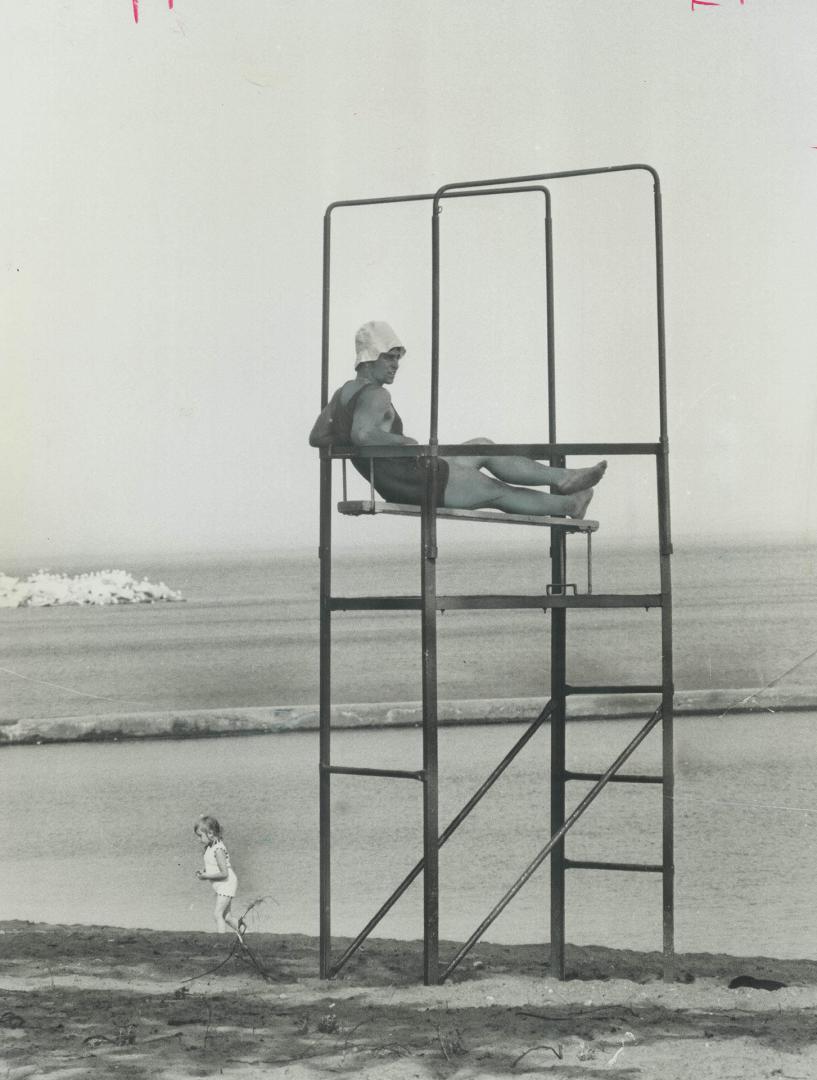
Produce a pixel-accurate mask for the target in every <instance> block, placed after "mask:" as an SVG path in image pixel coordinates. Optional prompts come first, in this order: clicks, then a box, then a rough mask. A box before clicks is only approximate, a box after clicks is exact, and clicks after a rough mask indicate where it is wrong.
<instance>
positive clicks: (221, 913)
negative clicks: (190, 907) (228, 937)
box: [213, 893, 240, 936]
mask: <svg viewBox="0 0 817 1080" xmlns="http://www.w3.org/2000/svg"><path fill="white" fill-rule="evenodd" d="M232 902H233V901H232V897H230V896H219V895H218V893H217V894H216V910H215V912H214V913H213V914H214V916H215V920H216V930H217V931H218V933H219V934H226V933H227V927H228V926H229V928H230V929H231V930H234V931H235V933H236V934H238V923H237V922H236V920H235V919H234V918H233V916H232V915H231V914H230V904H232ZM239 936H240V935H239Z"/></svg>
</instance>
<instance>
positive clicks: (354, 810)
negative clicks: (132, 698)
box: [0, 714, 817, 958]
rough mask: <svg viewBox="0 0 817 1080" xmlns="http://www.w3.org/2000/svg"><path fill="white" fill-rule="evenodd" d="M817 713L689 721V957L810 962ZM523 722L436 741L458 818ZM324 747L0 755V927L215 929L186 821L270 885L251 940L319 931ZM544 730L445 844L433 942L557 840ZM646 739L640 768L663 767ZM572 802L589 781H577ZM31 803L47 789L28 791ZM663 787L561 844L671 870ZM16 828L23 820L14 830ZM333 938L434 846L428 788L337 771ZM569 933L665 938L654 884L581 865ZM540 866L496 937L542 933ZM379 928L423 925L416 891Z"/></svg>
mask: <svg viewBox="0 0 817 1080" xmlns="http://www.w3.org/2000/svg"><path fill="white" fill-rule="evenodd" d="M816 724H817V717H815V716H812V715H806V714H795V715H788V716H785V715H784V716H776V717H773V718H772V717H768V716H752V717H747V716H740V717H738V716H735V717H732V716H730V717H726V718H724V719H722V720H713V719H711V718H710V719H696V718H686V719H683V720H680V721H679V722H678V724H677V728H678V731H677V769H678V779H677V804H676V814H677V838H676V844H677V853H676V863H677V944H678V948H679V949H680V950H684V951H686V950H695V951H697V950H703V951H713V952H718V951H726V952H730V953H732V954H737V955H755V954H765V955H776V956H781V957H809V958H810V957H814V956H815V955H816V954H817V926H815V921H814V904H813V897H814V893H815V885H817V859H815V856H814V844H813V834H814V826H815V822H817V804H815V802H814V798H813V789H814V785H813V769H812V765H811V761H812V758H813V745H814V737H815V725H816ZM636 726H637V725H636V724H634V723H631V722H629V721H619V722H616V723H611V722H585V723H576V724H572V725H569V728H568V753H569V760H570V762H571V763H572V764H574V765H577V766H579V767H581V768H586V769H599V768H604V767H606V766H607V765H608V764H609V762H610V761H611V760H612V759H613V757H614V756H615V755H616V753H617V752H618V750H619V749H620V748H621V747H622V746H623V745H624V744H625V742H626V741H627V740H628V738H629V737H630V735H631V734H632V733H634V731H635V730H636ZM520 733H521V729H520V728H518V727H515V726H514V727H509V726H497V727H485V728H472V729H448V730H444V731H443V732H441V741H440V770H441V780H440V799H441V814H440V820H441V824H442V825H445V824H447V822H448V821H449V820H450V819H451V818H452V817H453V816H454V815H455V813H456V812H457V811H458V810H459V808H460V806H461V805H462V804H463V803H464V802H465V801H466V799H467V798H468V797H469V796H470V794H471V793H472V792H473V790H474V789H475V788H476V787H477V786H478V785H479V783H480V782H481V781H482V780H483V779H484V778H485V776H486V775H487V774H488V772H489V771H490V770H491V768H493V766H494V765H495V764H496V762H497V761H498V760H499V759H500V758H501V757H502V755H503V754H504V753H505V751H506V750H507V749H508V748H509V747H510V745H511V744H512V743H513V742H514V741H515V739H516V738H517V737H518V736H519V734H520ZM334 752H335V759H336V761H337V762H338V763H347V764H352V763H354V764H360V765H380V766H383V767H401V768H411V767H416V766H418V765H419V762H420V737H419V733H418V732H416V731H411V730H401V731H381V732H370V731H367V732H340V733H338V734H337V735H336V737H335V740H334ZM316 762H317V737H316V736H315V735H314V734H311V733H301V734H293V735H286V736H251V737H246V738H229V739H218V740H200V741H187V742H172V743H167V742H145V743H129V744H109V745H100V744H84V745H83V744H74V745H67V746H43V747H16V748H11V749H6V750H5V751H4V752H3V754H2V757H1V758H0V765H2V769H3V773H4V783H3V789H2V790H3V795H2V814H3V820H4V821H5V822H6V823H7V824H6V829H5V830H4V852H3V863H4V871H3V879H4V887H3V890H2V895H0V918H2V919H8V918H25V919H32V920H44V921H47V922H63V923H73V922H76V923H85V924H103V925H119V926H149V927H154V928H158V929H191V928H192V929H209V928H210V918H211V909H212V891H211V889H210V887H209V886H206V885H202V884H200V883H199V882H197V881H196V880H195V878H194V871H195V869H196V868H197V867H198V866H199V864H200V857H201V856H200V848H199V845H198V842H197V841H196V839H195V838H194V836H193V831H192V825H193V821H194V819H195V818H196V817H197V816H198V815H199V814H201V813H203V812H205V811H208V812H215V813H217V814H218V816H219V817H220V818H221V819H222V821H223V823H224V825H225V830H226V839H227V842H228V847H229V849H230V852H231V855H232V858H233V862H234V864H235V865H236V867H237V870H238V873H239V879H240V893H239V910H240V909H241V904H242V902H245V901H246V902H249V901H250V900H252V899H254V898H256V897H260V896H267V897H269V899H268V900H267V901H265V903H264V904H263V905H261V907H260V908H259V909H257V912H254V913H253V921H252V926H253V928H254V929H255V930H263V931H273V932H304V933H310V934H315V933H317V926H318V891H317V890H318V884H317V873H318V825H317V766H316ZM547 762H548V739H547V731H546V730H545V731H543V732H540V733H539V734H538V735H537V736H536V737H535V738H534V740H533V741H532V742H531V743H530V744H529V745H528V747H526V749H525V751H523V753H522V755H521V756H520V757H519V758H518V759H517V761H516V762H515V763H514V764H513V765H512V766H511V767H510V769H509V770H508V773H507V774H506V775H505V776H504V777H503V778H502V780H501V781H500V782H499V784H498V785H497V787H496V788H494V789H493V790H492V791H491V792H490V793H489V795H488V796H487V797H486V798H485V799H484V800H483V802H482V803H481V804H480V805H479V806H478V808H477V810H476V811H475V812H474V813H473V815H472V816H471V817H470V818H469V819H468V820H467V821H466V822H465V824H464V825H463V826H461V828H460V830H459V831H458V832H457V833H456V834H455V835H454V836H453V837H452V839H451V840H450V841H449V843H448V844H447V845H446V846H445V847H444V848H443V850H442V853H441V875H442V878H441V933H442V935H443V937H445V938H453V939H459V940H462V939H464V938H466V937H467V936H468V935H469V934H470V933H471V932H472V931H473V930H474V929H475V927H476V926H477V925H478V924H479V922H480V921H481V920H482V918H483V917H484V916H485V915H486V914H487V912H488V911H489V910H490V908H491V907H492V906H493V904H494V903H495V902H496V900H498V899H499V897H500V896H501V895H502V894H503V893H504V891H505V890H506V888H507V887H508V886H509V885H510V884H511V883H512V882H513V881H514V880H515V879H516V877H517V876H518V875H519V874H520V873H521V872H522V870H523V869H524V868H525V866H526V865H527V864H528V862H529V861H530V860H531V859H532V858H533V857H534V856H535V855H536V853H537V852H538V851H539V850H540V848H541V847H542V846H543V845H544V843H545V842H546V839H547V806H548V782H547V775H548V768H547ZM658 765H659V737H658V735H657V733H655V734H653V735H652V736H650V737H649V738H648V740H647V741H646V742H645V744H643V746H642V747H641V748H639V750H638V751H637V756H636V757H634V758H633V759H632V768H633V769H637V770H642V769H643V770H649V769H656V768H658ZM571 791H572V792H573V797H574V798H575V799H576V800H578V799H579V798H580V797H581V795H582V794H583V793H584V791H586V786H585V785H584V784H573V785H571ZM32 793H36V798H32ZM659 799H660V796H659V794H658V791H657V790H656V789H653V788H647V787H645V786H640V787H634V786H625V785H619V786H617V785H613V786H611V787H610V788H608V789H606V790H605V791H604V792H603V793H602V795H601V796H600V798H599V800H598V801H597V802H596V803H595V804H594V806H593V807H592V808H591V809H590V811H589V812H588V815H587V816H586V817H585V818H584V819H582V821H581V822H580V823H579V825H578V826H577V828H576V830H575V832H574V833H572V834H571V836H570V837H569V839H568V854H569V855H571V856H572V857H574V858H612V859H617V860H624V861H630V860H633V861H642V860H643V861H648V862H650V861H652V862H655V861H660V810H659ZM9 823H13V824H12V825H11V826H9ZM333 827H334V882H333V891H334V904H333V917H334V932H335V933H338V934H345V935H348V934H353V933H355V932H357V930H358V929H360V928H361V926H362V925H363V923H364V922H365V921H366V920H367V919H368V917H369V916H370V915H371V914H373V912H374V911H375V909H376V908H377V907H378V906H379V904H380V903H381V902H382V900H384V899H385V897H386V896H387V895H388V894H389V892H390V891H391V889H392V888H393V887H394V886H395V885H396V884H397V883H398V882H399V881H400V880H401V879H402V877H403V876H404V874H405V873H406V872H407V871H408V870H409V869H410V868H411V866H412V865H413V864H414V862H415V861H416V859H417V858H419V856H420V854H421V805H420V785H419V784H417V783H414V782H412V781H402V780H391V781H388V780H380V779H370V778H358V777H354V778H353V777H337V778H336V779H335V780H334V781H333ZM568 883H569V886H568V936H569V940H571V941H574V942H578V943H601V944H608V945H612V946H617V947H632V948H644V949H651V948H659V947H660V942H661V887H660V877H659V876H658V875H655V876H653V875H644V874H626V873H606V874H604V873H599V872H588V871H571V872H570V873H569V875H568ZM547 890H548V869H547V864H545V866H544V867H542V869H541V870H540V871H538V873H537V874H536V875H534V877H533V878H532V879H531V881H530V882H528V883H527V885H526V886H525V888H524V889H523V890H522V891H521V893H520V894H519V895H518V896H517V897H516V899H515V900H514V901H513V902H512V904H511V905H510V907H509V908H508V909H507V910H506V911H505V913H504V914H503V915H502V916H501V917H500V919H499V921H498V922H497V923H495V924H494V926H493V927H492V928H491V929H490V930H489V932H488V934H487V935H486V936H487V937H488V938H489V939H490V940H494V941H504V942H536V941H546V940H547V939H548V937H549V927H548V921H547V920H548V914H547V913H548V902H549V901H548V891H547ZM378 934H379V935H382V936H390V937H400V938H417V937H420V936H421V935H422V894H421V888H420V883H419V882H417V883H415V885H414V886H412V888H411V889H410V890H409V892H408V893H407V894H406V896H405V897H404V898H403V899H402V900H401V901H400V902H399V904H398V905H397V906H396V907H395V909H393V911H392V912H391V913H390V915H389V916H387V918H386V920H385V921H384V922H383V923H382V924H381V927H380V928H379V930H378Z"/></svg>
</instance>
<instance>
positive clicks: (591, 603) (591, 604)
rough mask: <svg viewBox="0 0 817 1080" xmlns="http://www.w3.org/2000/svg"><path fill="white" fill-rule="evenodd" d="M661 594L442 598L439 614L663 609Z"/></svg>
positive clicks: (352, 602)
mask: <svg viewBox="0 0 817 1080" xmlns="http://www.w3.org/2000/svg"><path fill="white" fill-rule="evenodd" d="M661 604H662V599H661V594H660V593H644V594H640V593H639V594H634V595H633V594H629V593H592V594H591V593H580V594H579V595H578V596H572V595H569V596H565V595H560V596H547V595H544V596H543V595H538V596H532V595H523V594H518V595H517V594H515V593H514V594H503V595H490V594H487V593H486V594H484V595H476V596H467V595H459V596H438V597H437V598H436V601H435V605H434V606H435V607H436V609H437V611H456V610H460V609H477V610H478V609H498V608H504V609H511V608H538V609H540V610H544V609H546V608H660V607H661ZM422 607H423V600H422V597H421V596H332V597H330V598H329V608H330V610H331V611H421V610H422Z"/></svg>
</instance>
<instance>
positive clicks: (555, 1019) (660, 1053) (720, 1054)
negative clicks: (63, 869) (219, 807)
mask: <svg viewBox="0 0 817 1080" xmlns="http://www.w3.org/2000/svg"><path fill="white" fill-rule="evenodd" d="M247 942H248V945H249V946H250V948H251V950H252V952H251V954H250V953H243V954H242V953H241V951H240V950H238V948H237V947H236V944H235V941H234V939H232V938H231V937H220V936H218V935H216V934H203V933H168V932H157V931H152V930H123V929H116V928H110V927H86V926H48V925H44V924H33V923H26V922H6V923H3V924H2V925H1V926H0V994H2V996H1V997H0V1043H1V1044H2V1051H1V1052H0V1076H3V1077H8V1078H14V1080H17V1078H22V1077H33V1078H36V1077H50V1078H55V1080H56V1078H59V1080H63V1078H66V1080H67V1078H68V1077H72V1078H73V1077H109V1076H121V1077H128V1078H129V1080H137V1078H142V1077H152V1078H162V1080H181V1078H186V1077H194V1076H226V1077H231V1078H233V1080H244V1078H247V1080H251V1078H255V1077H268V1076H276V1077H278V1076H280V1077H288V1078H291V1080H319V1078H323V1077H335V1076H349V1077H365V1078H370V1080H414V1078H426V1077H435V1078H436V1077H439V1078H446V1080H447V1078H451V1077H457V1078H466V1077H468V1078H471V1077H497V1078H500V1077H502V1078H504V1077H515V1076H524V1075H534V1076H535V1075H549V1076H554V1077H563V1078H566V1077H571V1078H576V1080H578V1078H587V1077H593V1076H595V1075H597V1074H598V1075H605V1076H614V1077H618V1078H619V1080H635V1078H640V1080H681V1078H684V1080H687V1078H692V1077H695V1078H700V1080H707V1078H718V1080H720V1078H726V1077H736V1078H737V1077H741V1078H754V1077H758V1078H759V1077H784V1078H797V1080H807V1078H810V1077H814V1076H815V1075H817V1028H816V1027H815V1018H816V1017H817V962H813V961H799V960H785V961H784V960H774V959H768V958H757V957H755V958H738V957H732V956H727V955H708V954H685V955H680V956H679V957H678V964H677V975H676V981H675V982H674V983H664V982H663V981H662V980H661V977H660V957H659V955H658V954H657V953H639V952H627V951H620V950H613V949H606V948H601V947H595V946H589V947H583V948H578V947H571V948H570V949H569V952H568V979H567V981H565V982H558V981H557V980H556V979H554V978H552V977H551V976H550V975H549V972H548V951H547V947H543V946H533V945H531V946H505V945H489V944H481V945H479V946H478V947H477V948H476V949H475V951H474V952H473V953H472V954H471V955H470V956H469V957H468V958H467V959H466V960H465V961H464V962H463V964H462V965H461V967H460V968H459V969H457V971H456V972H455V973H454V976H453V977H452V979H451V980H450V981H449V982H447V983H446V984H444V985H442V986H438V987H424V986H422V985H421V970H422V947H421V945H420V943H419V942H398V941H390V940H374V941H371V942H369V943H368V944H367V945H366V946H365V947H364V949H363V950H362V951H361V953H360V954H358V955H357V956H356V957H355V958H353V960H352V961H351V962H350V964H349V965H348V967H347V968H346V969H344V971H343V972H342V974H341V976H339V977H338V978H336V979H334V980H332V981H324V980H321V979H319V978H318V977H317V970H318V963H317V942H316V940H315V939H314V938H310V937H305V936H298V935H266V934H258V935H253V934H250V935H248V938H247ZM340 945H341V942H338V943H337V947H340ZM453 948H454V946H453V945H451V944H450V943H449V944H446V945H445V946H444V948H443V955H446V954H448V953H449V951H453ZM253 958H254V959H255V961H256V962H257V963H253ZM741 975H749V976H751V977H753V978H755V979H766V980H774V981H775V982H778V983H785V984H786V985H785V986H783V987H781V988H779V989H774V990H770V989H759V988H753V987H746V986H743V987H740V988H736V989H729V983H730V981H731V980H733V979H735V978H736V977H739V976H741Z"/></svg>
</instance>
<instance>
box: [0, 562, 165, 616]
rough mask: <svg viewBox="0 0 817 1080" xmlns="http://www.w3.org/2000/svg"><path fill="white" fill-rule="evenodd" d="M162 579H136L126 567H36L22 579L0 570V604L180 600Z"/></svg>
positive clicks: (46, 605)
mask: <svg viewBox="0 0 817 1080" xmlns="http://www.w3.org/2000/svg"><path fill="white" fill-rule="evenodd" d="M181 599H182V595H181V593H179V592H174V590H173V589H169V588H168V587H167V585H165V583H164V582H163V581H160V582H159V584H158V585H153V584H152V583H151V582H150V581H148V580H147V578H143V579H142V580H141V581H137V580H136V579H135V578H134V577H133V576H132V575H131V574H129V573H127V571H125V570H95V571H93V572H92V573H88V574H75V575H74V576H73V577H70V576H69V575H68V574H52V573H51V572H50V571H48V570H38V571H37V572H36V574H29V576H28V577H27V578H26V579H25V580H21V579H20V578H15V577H9V576H8V575H7V574H4V573H2V572H0V608H4V607H51V606H53V605H56V604H100V605H101V604H152V603H154V601H157V600H181Z"/></svg>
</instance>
